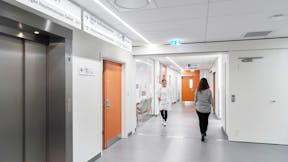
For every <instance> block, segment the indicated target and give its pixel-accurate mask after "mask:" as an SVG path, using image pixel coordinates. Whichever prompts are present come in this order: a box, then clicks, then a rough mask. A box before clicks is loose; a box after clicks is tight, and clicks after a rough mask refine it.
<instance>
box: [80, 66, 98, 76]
mask: <svg viewBox="0 0 288 162" xmlns="http://www.w3.org/2000/svg"><path fill="white" fill-rule="evenodd" d="M79 75H82V76H96V75H97V69H96V68H92V67H86V66H81V67H80V68H79Z"/></svg>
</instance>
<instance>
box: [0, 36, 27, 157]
mask: <svg viewBox="0 0 288 162" xmlns="http://www.w3.org/2000/svg"><path fill="white" fill-rule="evenodd" d="M23 103H24V102H23V45H22V42H21V40H19V39H14V38H10V37H6V36H2V35H0V162H21V161H23Z"/></svg>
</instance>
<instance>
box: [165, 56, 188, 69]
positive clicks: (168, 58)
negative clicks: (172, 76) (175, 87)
mask: <svg viewBox="0 0 288 162" xmlns="http://www.w3.org/2000/svg"><path fill="white" fill-rule="evenodd" d="M166 59H167V60H169V61H170V62H171V63H172V64H173V65H175V66H176V67H177V68H179V69H180V70H181V71H184V69H183V68H182V67H181V66H179V65H178V64H177V63H176V62H175V61H174V60H172V59H171V58H170V57H166Z"/></svg>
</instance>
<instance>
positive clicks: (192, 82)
mask: <svg viewBox="0 0 288 162" xmlns="http://www.w3.org/2000/svg"><path fill="white" fill-rule="evenodd" d="M199 81H200V71H199V70H196V71H194V72H190V71H185V72H184V73H183V76H182V101H194V96H195V93H196V91H197V87H198V84H199Z"/></svg>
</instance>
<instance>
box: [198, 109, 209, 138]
mask: <svg viewBox="0 0 288 162" xmlns="http://www.w3.org/2000/svg"><path fill="white" fill-rule="evenodd" d="M197 114H198V118H199V127H200V132H201V134H202V135H205V134H206V131H207V127H208V118H209V115H210V113H201V112H199V111H197Z"/></svg>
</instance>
